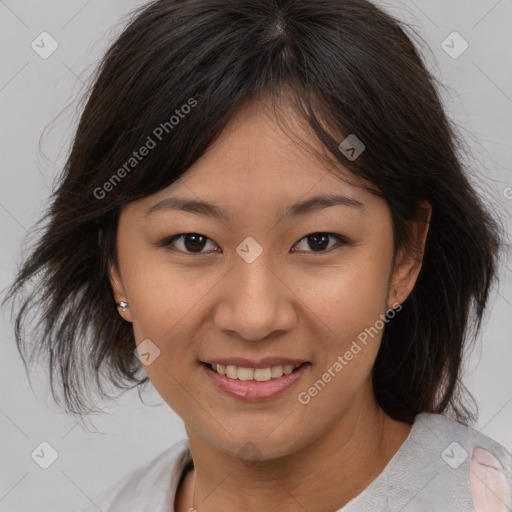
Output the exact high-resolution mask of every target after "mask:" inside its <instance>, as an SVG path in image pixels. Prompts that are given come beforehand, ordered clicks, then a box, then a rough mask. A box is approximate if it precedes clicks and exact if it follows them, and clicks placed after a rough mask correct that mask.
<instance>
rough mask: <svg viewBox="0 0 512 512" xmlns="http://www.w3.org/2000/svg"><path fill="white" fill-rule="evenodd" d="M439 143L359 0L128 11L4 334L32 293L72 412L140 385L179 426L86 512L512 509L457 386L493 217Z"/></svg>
mask: <svg viewBox="0 0 512 512" xmlns="http://www.w3.org/2000/svg"><path fill="white" fill-rule="evenodd" d="M458 142H459V141H458V139H457V137H456V135H455V133H454V131H453V129H452V128H451V125H450V124H449V121H448V120H447V118H446V114H445V113H444V111H443V108H442V105H441V102H440V99H439V95H438V92H437V90H436V83H435V79H434V78H433V76H432V75H430V74H429V72H428V71H427V70H426V69H425V66H424V64H423V62H422V60H421V58H420V56H419V54H418V53H417V50H416V49H415V47H414V45H413V43H412V42H411V40H410V39H409V37H408V36H407V35H406V33H405V31H404V29H402V28H401V27H400V25H399V23H398V22H397V21H396V20H394V19H393V18H392V17H390V16H389V15H388V14H386V13H384V12H383V11H381V10H379V9H378V8H377V7H375V6H374V5H373V4H371V3H370V2H368V1H366V0H347V1H338V0H315V1H302V2H300V1H291V0H290V1H286V0H281V1H279V0H276V1H274V2H270V1H268V2H265V1H262V0H237V1H234V2H229V1H226V0H222V1H218V0H186V1H176V0H174V1H171V0H158V1H156V2H151V3H149V4H147V5H145V6H144V7H143V8H141V9H140V11H139V12H137V13H136V14H135V15H134V17H133V19H132V20H131V22H130V23H129V25H128V26H127V28H126V29H125V30H124V32H123V33H122V34H121V36H120V37H119V38H118V39H117V41H116V42H115V43H114V44H113V45H112V47H111V48H110V49H109V51H108V52H107V54H106V55H105V57H104V59H103V61H102V63H101V66H100V67H99V68H98V74H97V76H96V77H95V79H94V83H93V86H92V88H91V91H90V95H89V97H88V100H87V104H86V106H85V109H84V111H83V113H82V116H81V121H80V124H79V126H78V129H77V133H76V135H75V139H74V143H73V147H72V151H71V154H70V156H69V159H68V161H67V164H66V166H65V169H64V172H63V174H62V178H61V181H60V183H59V187H58V189H57V190H56V192H55V195H54V198H53V202H52V206H51V210H50V213H49V217H48V224H47V226H45V228H44V232H43V235H42V237H41V239H40V241H39V243H38V245H37V247H36V248H34V251H33V253H32V254H31V255H30V256H29V258H28V259H27V261H26V262H25V264H24V266H23V268H22V269H21V271H20V274H19V275H18V276H17V279H16V281H15V283H14V284H13V286H12V288H11V290H10V294H9V297H11V298H12V297H14V296H17V295H20V294H21V290H22V288H24V287H25V285H26V284H27V283H28V281H29V280H30V279H31V278H33V277H35V276H36V275H38V274H39V273H41V276H40V277H41V282H40V288H37V289H35V290H32V291H31V292H30V294H29V295H28V297H25V298H24V299H23V302H22V304H21V305H20V306H19V308H18V310H17V318H16V320H17V322H16V336H17V341H18V346H19V348H20V352H21V353H22V354H25V353H26V342H25V339H26V338H24V335H23V332H24V331H23V326H24V325H25V323H26V322H27V314H28V313H29V312H30V311H36V312H37V311H38V309H37V308H40V309H39V312H40V314H41V322H42V325H44V326H45V328H44V329H42V330H41V329H39V330H38V331H36V332H35V333H34V335H33V336H35V338H36V339H37V342H38V346H39V348H40V350H41V351H42V353H43V354H44V353H49V354H50V359H49V361H50V371H51V373H50V375H51V383H52V391H53V392H54V396H55V398H56V400H60V395H59V394H58V392H57V387H56V386H55V387H54V374H55V373H56V374H57V375H58V377H59V384H60V387H59V389H62V390H63V392H64V404H65V406H66V410H68V411H71V412H74V413H79V414H81V413H83V412H87V411H89V410H90V409H91V408H90V407H89V406H88V403H87V394H86V391H87V390H88V388H89V387H90V384H91V382H90V376H91V374H93V375H95V384H96V385H97V386H98V390H99V391H100V392H103V390H102V387H101V386H102V383H101V382H100V379H99V377H100V376H106V377H107V378H109V379H110V381H111V382H112V383H113V384H115V385H117V386H118V387H120V388H122V387H129V386H130V385H131V386H132V387H133V386H134V385H142V384H144V383H146V382H147V381H148V379H149V381H150V382H151V384H152V385H153V386H154V387H155V388H156V390H157V391H158V392H159V394H160V395H161V396H162V398H163V399H164V400H165V401H166V402H167V403H168V404H169V406H170V407H171V408H172V409H173V410H174V411H175V412H176V413H177V414H178V415H179V416H180V417H181V418H182V419H183V421H184V424H185V428H186V431H187V437H188V438H187V439H186V440H184V441H183V442H181V443H178V444H177V445H175V446H173V447H171V448H169V449H167V450H166V451H165V452H164V453H162V455H160V456H159V457H158V458H156V459H155V460H153V461H151V463H150V464H148V465H146V466H144V467H141V468H140V469H139V470H137V471H136V472H134V473H132V474H130V475H128V477H125V478H123V479H122V480H120V481H119V482H118V484H117V485H116V486H114V487H113V488H111V489H108V490H106V491H105V493H103V495H102V496H100V497H98V498H97V499H96V498H95V499H93V500H91V501H92V502H93V503H92V504H91V508H90V510H97V509H98V508H100V509H101V510H103V512H107V511H109V512H114V511H121V510H122V511H123V512H127V511H130V510H133V511H148V512H149V511H157V510H158V511H164V510H165V511H170V510H175V511H177V512H185V511H190V510H198V511H200V512H211V511H217V510H219V511H220V510H222V511H230V510H247V511H253V510H268V509H272V510H298V511H299V510H308V511H312V512H313V511H314V512H331V511H334V510H339V511H343V512H347V511H363V510H364V511H371V510H375V511H382V510H386V511H389V510H393V511H395V510H396V511H398V510H402V511H420V510H421V511H426V510H428V511H441V510H442V511H445V510H450V511H457V510H510V508H511V507H512V496H511V492H510V488H511V482H512V459H511V456H510V453H509V452H508V451H507V450H506V449H505V448H504V447H503V446H501V445H500V444H499V443H497V442H496V441H494V440H492V439H490V438H489V437H486V436H484V435H482V434H480V433H478V432H477V431H475V430H473V429H471V428H470V427H469V425H470V424H471V423H472V422H474V420H475V418H476V414H475V412H474V411H473V410H472V408H471V406H470V405H468V404H467V403H466V400H465V393H464V391H465V390H464V388H463V386H462V384H461V380H460V379H461V376H462V370H463V368H462V365H461V361H462V359H463V354H464V353H465V348H466V346H467V344H468V341H469V333H470V327H471V326H472V325H473V324H474V325H475V326H476V328H477V329H476V331H478V328H479V327H480V323H481V319H482V316H483V312H484V309H485V306H486V304H487V299H488V294H489V289H490V287H491V285H492V282H493V279H494V278H495V274H496V261H497V257H498V251H499V247H500V236H501V233H500V229H499V226H498V224H497V222H496V221H495V219H493V218H492V217H491V215H490V214H489V212H488V210H487V208H486V206H485V205H484V204H483V202H482V200H481V199H480V198H479V196H478V195H477V193H476V192H475V190H474V189H473V188H472V186H471V185H470V183H469V180H468V178H467V176H466V174H465V172H464V169H463V167H462V165H461V161H460V159H459V156H458V154H457V147H458V146H457V144H458ZM34 308H35V309H34ZM144 373H145V374H146V376H144V375H143V374H144ZM141 374H142V375H141ZM507 507H508V508H507ZM88 510H89V509H88Z"/></svg>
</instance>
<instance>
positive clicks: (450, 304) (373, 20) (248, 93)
mask: <svg viewBox="0 0 512 512" xmlns="http://www.w3.org/2000/svg"><path fill="white" fill-rule="evenodd" d="M406 30H407V27H406V25H405V24H400V23H399V22H398V21H397V20H395V19H394V18H393V17H392V16H390V15H389V14H387V13H385V12H384V11H382V10H381V9H379V8H377V7H376V6H375V5H373V4H372V3H370V2H369V1H366V0H344V1H339V0H314V1H312V0H309V1H305V0H302V1H301V0H274V1H265V0H235V1H232V0H158V1H154V2H150V3H148V4H147V5H144V6H143V7H142V8H139V9H138V10H137V11H135V12H133V13H132V18H131V19H130V22H129V24H128V25H127V26H126V28H125V29H124V31H123V32H122V33H121V35H120V36H119V37H118V39H117V40H116V41H115V42H114V43H113V44H112V46H111V47H110V49H109V50H108V51H107V53H106V55H105V56H104V58H103V59H102V61H101V63H100V65H99V66H98V68H97V72H96V73H95V75H94V77H93V78H94V79H93V81H92V85H91V87H90V90H88V92H87V96H88V98H87V102H86V105H85V108H84V110H83V113H82V115H81V118H80V122H79V125H78V128H77V130H76V134H75V137H74V141H73V144H72V148H71V152H70V155H69V158H68V160H67V162H66V164H65V167H64V169H63V172H62V174H61V175H60V177H59V180H58V186H57V187H56V189H55V191H54V193H53V195H52V197H51V206H50V207H49V210H48V212H47V214H46V215H45V217H44V218H42V219H41V221H40V222H39V223H38V224H37V225H36V227H37V229H41V231H42V235H41V237H40V238H39V239H38V242H37V244H36V246H35V247H34V248H33V249H32V251H31V253H30V254H29V256H28V257H27V259H26V260H25V261H24V263H23V265H22V267H21V268H20V270H19V273H18V275H17V277H16V280H15V281H14V282H13V284H12V286H11V288H10V289H9V293H8V296H7V299H13V298H14V297H15V296H16V297H17V296H19V298H20V300H21V303H19V304H18V303H17V301H14V304H13V306H15V309H16V319H15V335H16V341H17V345H18V349H19V350H20V353H21V355H22V357H23V359H24V362H25V360H26V355H27V353H28V352H30V353H31V354H36V353H37V355H38V356H41V355H45V356H46V357H47V358H48V361H49V370H50V382H51V389H52V393H53V396H54V398H55V400H56V401H57V402H59V403H61V400H60V398H61V397H60V395H59V393H57V389H59V390H62V391H63V393H64V405H65V407H66V410H68V411H71V412H73V413H76V414H82V413H84V412H95V411H96V410H97V409H96V408H95V407H94V405H93V404H92V403H91V402H90V401H88V399H89V397H90V395H89V391H90V384H91V383H92V382H93V381H94V383H95V389H96V390H99V391H100V393H101V394H102V395H103V394H104V391H105V387H106V385H107V384H110V385H111V386H112V387H117V388H118V389H127V388H130V387H134V386H138V385H140V384H143V383H145V382H147V380H148V378H147V377H145V376H144V375H145V374H144V372H143V370H142V366H141V364H140V362H139V360H138V359H137V358H136V356H135V355H134V349H135V340H134V334H133V328H132V325H131V324H130V323H128V322H125V321H124V320H123V319H122V318H120V316H119V315H118V313H117V309H116V306H115V304H114V300H113V293H112V289H111V286H110V283H109V280H108V264H109V262H110V261H113V262H116V261H117V260H116V230H117V221H118V214H119V209H120V207H122V206H123V205H125V204H127V203H129V202H131V201H133V200H135V199H138V198H141V197H144V196H147V195H149V194H152V193H154V192H157V191H158V190H161V189H163V188H165V187H168V186H169V185H171V184H172V183H173V182H174V181H176V180H177V179H178V178H179V177H180V176H181V175H182V174H183V173H184V172H185V171H186V170H187V169H188V168H189V167H190V166H191V165H192V164H194V162H196V161H197V160H198V159H199V158H200V157H201V155H203V154H204V152H205V150H206V149H207V148H208V147H209V145H211V144H212V142H213V141H215V140H216V138H217V137H218V136H219V134H220V133H221V132H222V130H223V128H224V127H225V126H226V124H227V123H228V121H229V120H230V118H231V116H232V115H233V113H234V112H235V111H236V110H237V109H238V108H240V107H241V106H242V105H243V104H245V103H246V102H248V101H251V100H254V99H257V98H258V97H260V96H261V95H262V94H264V93H270V95H271V97H273V98H276V99H278V98H281V97H282V98H284V96H285V95H286V99H287V101H289V102H290V104H293V105H294V108H295V109H296V111H297V113H298V114H300V115H301V116H302V118H303V119H304V120H305V121H306V126H308V127H309V128H310V129H311V130H312V134H314V135H315V136H316V139H315V140H317V141H318V142H319V143H320V145H321V147H322V148H324V149H325V150H326V154H328V155H330V158H332V159H333V161H334V162H338V163H339V164H341V165H342V166H344V167H345V168H346V169H348V171H349V172H350V173H351V174H352V175H354V177H358V178H363V179H365V180H368V181H369V182H370V183H372V184H373V185H374V186H375V188H376V190H377V192H375V191H374V193H379V194H380V195H382V197H384V198H385V199H386V201H387V202H388V204H389V206H390V209H391V212H392V219H393V231H394V245H395V253H396V251H397V250H398V249H400V248H402V247H407V246H408V244H409V243H410V240H409V230H408V222H409V221H410V220H411V219H413V218H415V215H416V212H417V210H416V206H417V204H418V201H419V200H420V199H426V200H427V201H428V202H430V204H431V205H432V209H433V213H432V217H431V221H430V229H429V233H428V238H427V243H426V251H425V255H424V259H423V267H422V269H421V272H420V274H419V277H418V280H417V283H416V286H415V288H414V289H413V291H412V292H411V294H410V295H409V297H408V298H407V299H406V300H405V302H404V303H403V304H402V310H401V311H400V313H399V314H397V315H396V317H395V318H394V319H393V320H392V321H390V322H389V323H388V325H386V328H385V330H384V333H383V339H382V345H381V348H380V351H379V353H378V356H377V360H376V362H375V366H374V369H373V383H374V390H375V395H376V398H377V401H378V403H379V404H380V406H381V407H382V408H383V409H384V410H385V411H386V412H387V413H388V414H389V415H390V416H392V417H393V418H395V419H398V420H402V421H408V422H412V421H413V420H414V417H415V416H416V415H417V414H418V413H420V412H436V413H441V412H444V411H451V412H452V413H453V415H454V416H455V417H456V419H458V420H459V421H460V422H461V423H465V424H467V422H468V421H470V420H471V421H473V420H474V419H475V416H474V413H473V412H472V411H471V407H470V406H468V405H467V404H466V403H465V398H464V397H467V396H470V395H469V394H468V393H467V390H465V388H464V386H463V385H462V383H461V380H460V378H461V373H462V369H463V365H462V361H463V354H464V349H465V347H466V345H467V343H468V340H469V338H470V337H469V334H471V332H470V331H471V327H472V326H474V327H476V329H475V331H474V333H473V334H475V335H476V333H477V332H478V330H479V329H480V326H481V320H482V317H483V313H484V309H485V306H486V303H487V299H488V294H489V290H490V286H491V285H492V281H493V279H494V278H495V276H496V265H497V257H498V250H499V247H500V243H501V240H500V237H501V232H500V226H499V224H498V223H497V221H496V219H494V218H493V217H492V216H491V215H490V214H489V212H488V210H487V207H486V206H485V205H484V204H483V202H482V200H481V199H480V197H479V196H478V194H477V193H476V191H475V190H474V188H473V187H472V185H471V184H470V181H469V179H468V177H467V176H466V174H465V169H464V166H463V164H462V159H461V157H460V156H459V151H460V148H462V147H463V146H462V142H461V140H460V139H461V138H460V137H459V136H458V135H457V134H456V131H455V129H454V128H453V126H452V124H451V123H450V122H449V120H448V119H447V117H446V114H445V112H444V109H443V106H442V102H441V99H440V95H439V92H438V89H437V86H438V85H440V84H438V82H437V80H436V79H435V77H434V76H433V75H432V74H431V73H430V72H429V71H428V70H427V69H426V66H425V64H424V63H423V61H422V58H421V57H420V55H419V52H418V50H417V49H416V47H415V45H414V43H413V42H412V40H411V38H410V36H408V35H407V33H406ZM192 101H195V102H196V104H195V105H194V108H191V109H188V110H187V112H186V115H185V114H184V112H185V111H184V110H181V109H182V106H183V105H187V104H188V105H191V104H192ZM180 113H181V115H180ZM172 116H175V118H176V119H177V117H176V116H178V117H179V121H178V122H177V123H175V122H174V121H170V120H171V117H172ZM165 123H167V124H165ZM162 126H165V127H166V130H165V133H164V132H162V141H163V142H162V143H161V144H156V147H154V148H153V149H151V151H149V153H148V154H147V156H145V157H144V159H141V160H140V161H137V163H136V164H135V165H131V166H130V167H126V164H127V162H128V161H130V158H131V157H133V152H134V151H136V150H137V149H138V148H140V147H142V146H143V145H145V144H147V142H148V137H151V136H153V139H154V138H155V137H156V135H155V130H156V128H157V127H162ZM327 127H331V128H332V130H329V129H327ZM161 129H162V130H163V128H161ZM350 134H356V135H357V137H358V138H359V139H360V140H361V141H363V143H365V145H366V149H365V151H364V152H363V153H362V154H361V155H360V156H359V158H357V159H355V160H350V159H348V158H346V156H345V155H344V154H342V152H341V151H340V150H339V144H340V143H341V141H342V140H343V138H344V137H347V136H348V135H350ZM132 164H133V162H132ZM123 166H124V169H125V172H124V173H123V172H118V173H117V177H118V178H121V177H122V179H117V178H115V177H114V174H116V170H119V169H121V168H123ZM121 175H122V176H121ZM107 183H110V185H108V184H107ZM105 184H107V185H105ZM372 190H373V189H372ZM43 221H44V223H45V225H44V226H42V225H41V223H43ZM33 279H36V280H37V284H36V285H35V286H33V287H32V288H31V289H30V291H29V292H28V294H24V295H21V290H22V289H24V288H25V286H26V285H28V283H29V281H32V280H33ZM37 315H39V316H37ZM30 320H31V321H33V322H34V324H35V325H37V328H34V329H32V331H31V334H30V335H28V334H27V332H26V330H27V327H28V326H29V321H30ZM28 340H32V344H33V347H32V349H31V350H28V349H29V346H30V343H29V342H28ZM25 364H26V362H25ZM104 378H106V381H105V380H104ZM56 380H58V383H59V386H56V385H55V384H56V382H55V381H56ZM139 389H140V388H139Z"/></svg>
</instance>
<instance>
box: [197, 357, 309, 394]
mask: <svg viewBox="0 0 512 512" xmlns="http://www.w3.org/2000/svg"><path fill="white" fill-rule="evenodd" d="M200 364H201V367H202V368H203V371H205V372H206V375H208V377H209V378H210V379H212V381H213V382H214V384H215V385H216V386H217V387H218V388H219V389H220V390H221V391H224V393H226V394H227V395H230V396H232V397H234V398H239V399H241V400H246V401H249V402H259V401H261V400H269V399H271V398H275V397H277V396H279V395H281V394H282V393H284V392H285V391H286V390H287V389H290V388H291V387H292V386H293V385H294V384H295V383H296V382H297V381H298V380H299V379H300V378H301V377H302V375H303V374H304V372H305V371H307V369H308V367H309V366H310V365H309V363H304V364H303V365H302V366H301V367H299V368H298V369H297V370H295V371H294V372H292V373H289V374H288V375H283V376H282V377H279V378H278V379H270V380H267V381H264V382H259V381H256V380H239V379H230V378H229V377H226V376H224V375H220V374H219V373H217V372H216V371H214V370H211V369H210V368H209V367H208V366H207V365H206V364H203V363H200Z"/></svg>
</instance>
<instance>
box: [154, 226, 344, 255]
mask: <svg viewBox="0 0 512 512" xmlns="http://www.w3.org/2000/svg"><path fill="white" fill-rule="evenodd" d="M188 235H198V236H200V237H203V238H206V240H211V239H210V238H208V237H207V236H204V235H201V234H200V233H181V234H179V235H173V236H170V237H167V238H165V239H164V240H162V242H160V244H159V245H160V246H162V247H165V248H166V249H168V250H170V251H172V252H176V253H179V254H184V255H186V256H201V255H204V254H208V253H205V252H197V253H193V252H187V251H181V250H178V249H176V248H175V247H172V245H171V244H172V243H173V242H174V241H176V240H178V239H180V238H183V237H186V236H188ZM313 235H327V236H329V237H332V238H335V239H336V240H337V241H338V243H339V245H338V248H339V247H341V246H343V245H348V244H349V242H348V241H347V240H346V239H345V238H344V237H342V236H341V235H337V234H336V233H327V232H325V231H315V232H313V233H309V234H308V235H306V236H304V237H302V238H301V239H300V240H298V241H297V242H296V243H295V244H294V245H296V244H298V243H300V242H302V241H303V240H305V239H307V238H308V237H310V236H313ZM211 241H212V242H213V240H211ZM334 247H335V248H336V246H334ZM332 249H333V247H331V248H329V249H326V250H324V251H303V252H310V253H313V254H326V253H328V252H330V251H331V250H332ZM214 252H218V251H214ZM293 252H301V251H293Z"/></svg>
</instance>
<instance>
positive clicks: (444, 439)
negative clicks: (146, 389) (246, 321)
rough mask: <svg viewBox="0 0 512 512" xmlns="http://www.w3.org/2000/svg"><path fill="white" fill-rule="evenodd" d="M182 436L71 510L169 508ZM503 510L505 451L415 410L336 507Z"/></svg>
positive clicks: (508, 504)
mask: <svg viewBox="0 0 512 512" xmlns="http://www.w3.org/2000/svg"><path fill="white" fill-rule="evenodd" d="M191 464H192V455H191V452H190V445H189V441H188V439H184V440H182V441H180V442H178V443H176V444H175V445H173V446H172V447H171V448H168V449H167V450H166V451H165V452H163V453H162V454H160V455H159V456H158V457H156V458H155V459H153V460H152V461H151V462H149V463H148V464H146V465H144V466H142V467H141V468H139V469H137V470H135V471H133V472H131V473H130V474H128V475H127V476H125V477H123V478H122V479H121V480H119V481H118V482H117V483H116V484H114V485H113V486H112V487H110V488H108V489H107V490H106V491H103V493H101V494H100V495H99V496H98V497H97V498H95V499H93V500H92V501H93V502H94V503H91V504H90V505H89V506H88V507H87V508H85V509H81V510H80V511H79V512H97V511H98V509H100V510H102V512H175V511H174V499H175V496H176V490H177V486H178V483H179V481H180V478H181V476H182V474H183V472H184V470H188V469H189V467H190V465H191ZM384 510H385V511H387V512H391V511H396V512H398V511H401V512H446V511H450V512H457V511H471V512H510V511H512V455H511V453H510V452H509V451H508V450H507V449H506V448H505V447H503V446H502V445H501V444H499V443H497V442H496V441H493V440H492V439H491V438H489V437H487V436H485V435H483V434H481V433H479V432H477V431H476V430H474V429H472V428H468V427H465V426H463V425H461V424H459V423H457V422H455V421H453V420H451V419H449V418H447V417H445V416H443V415H440V414H430V413H421V414H418V415H417V416H416V418H415V420H414V423H413V426H412V429H411V431H410V433H409V436H408V437H407V439H406V440H405V441H404V443H403V444H402V446H401V447H400V449H399V450H398V451H397V452H396V453H395V455H394V456H393V458H392V459H391V460H390V461H389V462H388V464H387V465H386V467H385V468H384V470H383V471H382V472H381V473H380V475H379V476H378V477H377V478H376V479H375V480H373V482H371V483H370V485H369V486H368V487H367V488H366V489H365V490H364V491H363V492H361V493H360V494H359V495H357V496H356V497H355V498H353V499H352V500H350V501H349V502H348V503H347V504H345V505H344V506H343V507H342V508H340V509H339V510H338V511H337V512H356V511H357V512H383V511H384Z"/></svg>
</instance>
